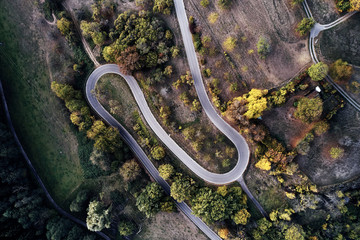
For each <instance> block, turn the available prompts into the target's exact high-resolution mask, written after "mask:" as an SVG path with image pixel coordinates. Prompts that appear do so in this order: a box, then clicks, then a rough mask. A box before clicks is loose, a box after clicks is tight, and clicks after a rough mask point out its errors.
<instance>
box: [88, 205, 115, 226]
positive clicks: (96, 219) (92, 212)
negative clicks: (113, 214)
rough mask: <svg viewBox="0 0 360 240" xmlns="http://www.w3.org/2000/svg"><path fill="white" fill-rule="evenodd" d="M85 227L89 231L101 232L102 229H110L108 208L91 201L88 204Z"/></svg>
mask: <svg viewBox="0 0 360 240" xmlns="http://www.w3.org/2000/svg"><path fill="white" fill-rule="evenodd" d="M86 226H87V228H88V229H89V230H90V231H95V232H98V231H101V230H103V229H104V228H109V227H110V208H108V209H106V208H105V206H104V205H103V204H102V203H101V202H99V201H96V200H94V201H92V202H90V203H89V208H88V212H87V217H86Z"/></svg>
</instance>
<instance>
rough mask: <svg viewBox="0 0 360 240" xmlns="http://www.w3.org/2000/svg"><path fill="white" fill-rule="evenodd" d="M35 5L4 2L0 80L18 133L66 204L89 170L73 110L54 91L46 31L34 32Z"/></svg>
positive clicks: (47, 182) (0, 6)
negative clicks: (83, 159) (82, 163)
mask: <svg viewBox="0 0 360 240" xmlns="http://www.w3.org/2000/svg"><path fill="white" fill-rule="evenodd" d="M34 8H35V6H34V5H32V2H31V1H25V2H24V1H20V0H14V1H0V42H2V45H1V46H0V78H1V80H2V82H3V85H4V89H5V94H6V98H7V101H8V105H9V109H10V114H11V117H12V121H13V123H14V126H15V129H16V131H17V134H18V135H19V138H20V140H21V142H22V144H23V146H24V148H25V150H26V152H27V154H28V155H29V157H30V159H31V161H32V163H33V164H34V166H35V168H36V170H37V172H38V174H39V175H40V177H41V179H42V180H43V181H44V183H45V185H46V187H47V188H48V190H49V191H50V193H51V195H52V196H53V197H54V199H55V200H56V201H57V202H58V203H59V204H60V205H61V204H62V201H63V200H64V199H65V198H66V197H67V195H68V194H69V193H71V191H72V190H73V188H75V187H76V186H78V185H79V184H80V183H81V182H82V181H83V173H82V169H81V166H80V163H79V157H78V149H77V148H78V146H77V140H76V137H75V135H74V131H73V129H71V128H72V127H71V125H70V121H69V113H68V112H67V110H66V109H65V107H64V105H63V103H62V102H60V101H59V100H58V99H57V98H56V96H55V95H54V94H53V93H52V92H51V89H50V78H49V74H48V69H47V65H46V61H45V53H44V51H42V50H43V49H44V46H42V49H40V44H39V43H40V41H41V40H43V39H41V38H42V36H43V35H42V34H43V33H42V32H36V31H35V30H34V31H33V30H31V29H36V30H37V31H40V29H37V28H36V24H37V23H36V21H35V22H34V23H33V22H32V21H31V17H32V16H31V14H33V12H32V10H33V9H34ZM34 25H35V26H34ZM49 51H51V49H49ZM50 54H51V52H50ZM53 54H54V53H53Z"/></svg>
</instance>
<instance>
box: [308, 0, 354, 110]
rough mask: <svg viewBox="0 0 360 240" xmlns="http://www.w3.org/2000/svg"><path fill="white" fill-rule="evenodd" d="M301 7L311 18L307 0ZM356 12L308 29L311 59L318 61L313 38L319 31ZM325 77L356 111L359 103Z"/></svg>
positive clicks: (328, 77) (329, 78) (342, 20)
mask: <svg viewBox="0 0 360 240" xmlns="http://www.w3.org/2000/svg"><path fill="white" fill-rule="evenodd" d="M303 7H304V10H305V13H306V15H307V17H308V18H313V15H312V13H311V10H310V7H309V5H308V3H307V0H304V2H303ZM356 13H358V12H357V11H353V12H350V13H347V14H345V15H344V16H342V17H340V18H338V19H337V20H335V21H333V22H331V23H329V24H320V23H315V25H314V27H313V28H312V29H311V31H310V37H309V52H310V56H311V59H312V61H313V62H314V63H318V62H320V61H319V59H318V57H317V54H316V50H315V39H316V38H317V36H318V35H319V34H320V32H322V31H324V30H328V29H331V28H333V27H335V26H337V25H338V24H340V23H342V22H344V21H346V20H347V19H349V18H350V17H351V16H353V15H354V14H356ZM325 79H326V80H327V81H328V82H329V83H330V84H331V85H332V86H333V87H334V88H335V89H336V90H337V91H338V92H339V93H340V94H341V95H342V96H343V98H345V99H346V100H347V101H348V102H349V103H350V104H351V105H352V106H353V107H354V108H355V109H356V110H357V111H360V104H359V103H358V102H357V101H355V100H354V99H353V98H352V97H351V96H350V95H349V94H348V93H347V92H346V91H345V90H344V89H343V88H342V87H340V86H339V85H338V84H337V83H335V82H334V80H333V79H332V78H331V77H330V76H329V75H327V76H326V77H325Z"/></svg>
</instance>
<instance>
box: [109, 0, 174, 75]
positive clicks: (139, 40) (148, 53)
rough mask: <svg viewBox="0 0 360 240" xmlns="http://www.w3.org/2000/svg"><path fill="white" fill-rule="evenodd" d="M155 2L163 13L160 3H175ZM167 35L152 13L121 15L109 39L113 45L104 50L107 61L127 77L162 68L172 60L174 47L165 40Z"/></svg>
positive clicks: (167, 39)
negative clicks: (139, 72) (127, 75)
mask: <svg viewBox="0 0 360 240" xmlns="http://www.w3.org/2000/svg"><path fill="white" fill-rule="evenodd" d="M155 2H156V3H155V5H156V8H157V9H160V7H159V6H160V5H161V3H163V2H172V1H168V0H165V1H162V0H160V1H155ZM159 4H160V5H159ZM155 5H154V8H155ZM161 9H162V8H161ZM161 11H163V9H162V10H161ZM166 31H170V30H166V29H165V27H164V24H163V23H162V21H161V20H159V19H158V18H156V17H155V16H153V15H152V14H151V13H150V12H145V11H140V12H138V13H131V12H129V11H127V12H124V13H121V14H119V16H118V17H117V19H116V20H115V22H114V28H113V29H112V30H111V31H110V34H109V36H110V38H111V39H112V40H113V41H114V42H113V43H112V44H111V45H109V46H106V47H105V48H104V50H103V56H104V59H105V60H106V61H107V62H115V63H117V64H118V65H119V66H120V68H121V69H122V71H123V72H124V73H125V74H130V73H131V72H132V71H134V70H140V69H142V68H151V67H155V66H157V65H159V64H163V63H165V62H167V61H168V60H169V57H170V54H171V52H170V48H171V47H172V46H173V43H172V40H171V39H169V38H166V36H168V35H169V34H166Z"/></svg>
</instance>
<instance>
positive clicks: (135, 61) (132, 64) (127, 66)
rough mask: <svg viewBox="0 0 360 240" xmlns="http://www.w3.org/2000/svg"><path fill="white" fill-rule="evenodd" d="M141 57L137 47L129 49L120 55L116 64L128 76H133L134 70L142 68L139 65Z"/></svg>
mask: <svg viewBox="0 0 360 240" xmlns="http://www.w3.org/2000/svg"><path fill="white" fill-rule="evenodd" d="M139 60H140V55H139V53H138V52H137V50H136V46H131V47H127V48H126V49H125V50H124V51H122V52H121V53H120V55H119V56H118V58H117V59H116V63H117V64H118V65H119V67H120V69H121V70H122V72H123V73H124V74H126V75H128V74H131V73H132V72H133V71H134V70H138V69H140V68H141V65H140V63H139Z"/></svg>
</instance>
